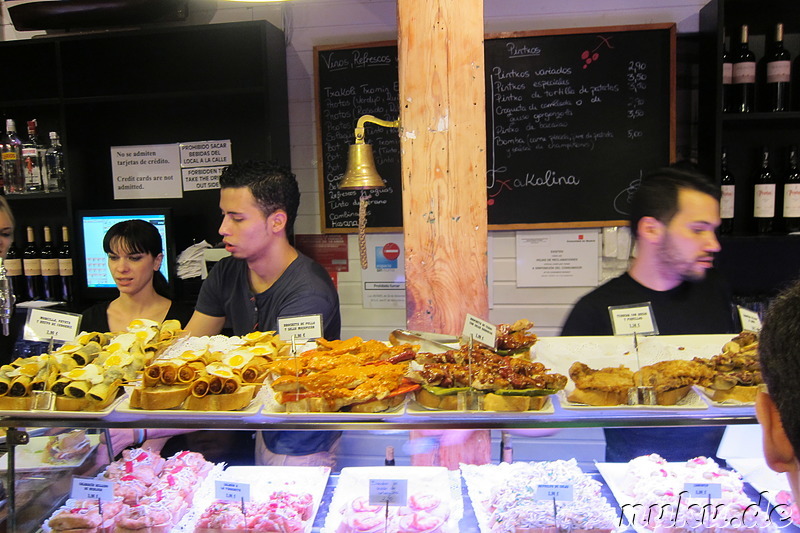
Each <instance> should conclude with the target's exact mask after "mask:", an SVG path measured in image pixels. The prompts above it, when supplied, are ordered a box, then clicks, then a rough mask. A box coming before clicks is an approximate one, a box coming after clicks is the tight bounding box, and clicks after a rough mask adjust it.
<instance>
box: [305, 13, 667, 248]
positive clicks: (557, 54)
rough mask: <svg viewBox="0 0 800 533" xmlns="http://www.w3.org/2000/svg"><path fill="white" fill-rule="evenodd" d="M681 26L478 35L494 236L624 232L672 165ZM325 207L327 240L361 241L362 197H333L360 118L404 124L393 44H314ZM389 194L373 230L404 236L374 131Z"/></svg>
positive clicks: (381, 141) (385, 142) (391, 140)
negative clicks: (635, 198) (655, 173)
mask: <svg viewBox="0 0 800 533" xmlns="http://www.w3.org/2000/svg"><path fill="white" fill-rule="evenodd" d="M675 38H676V34H675V25H674V24H648V25H637V26H613V27H597V28H572V29H561V30H547V31H536V32H514V33H503V34H496V35H489V36H487V37H486V40H485V44H484V49H485V72H486V79H485V81H486V135H487V142H486V146H487V176H486V195H487V216H488V223H489V228H490V229H533V228H567V227H600V226H615V225H622V224H626V223H627V218H628V209H629V201H630V198H631V196H632V193H633V192H634V191H635V190H636V189H637V187H638V184H639V182H640V180H641V177H642V175H644V174H645V173H647V172H648V171H650V170H652V169H655V168H657V167H659V166H663V165H666V164H669V163H670V162H671V161H673V160H674V158H675V70H676V68H675ZM314 60H315V68H316V75H317V79H316V94H317V119H318V120H317V124H318V140H319V150H320V158H321V164H320V165H319V168H320V171H319V172H320V190H321V195H320V203H321V209H320V212H321V216H322V224H321V225H322V230H323V232H325V233H346V232H356V231H357V227H358V197H359V194H360V193H359V192H358V191H339V190H338V188H337V184H338V182H339V180H340V179H341V177H342V175H344V172H345V168H346V165H347V150H348V146H349V145H350V144H352V143H353V142H354V138H353V130H354V128H355V126H356V122H357V121H358V119H359V117H361V116H362V115H365V114H371V115H375V116H376V117H378V118H381V119H384V120H394V119H396V118H397V117H398V116H399V106H398V101H399V94H398V75H397V72H398V71H397V46H396V44H395V43H393V42H381V43H367V44H359V45H340V46H327V47H317V48H315V54H314ZM365 137H366V142H367V143H369V144H371V145H373V151H374V153H375V164H376V167H377V169H378V171H379V173H380V174H381V176H382V177H383V178H384V179H385V180H386V182H387V184H388V187H387V188H386V189H383V190H381V191H376V192H374V193H373V195H372V199H371V200H370V204H369V212H368V215H367V227H368V229H369V230H371V231H400V230H401V228H402V225H403V220H402V217H403V215H402V213H403V211H402V195H401V180H400V140H399V136H398V134H397V130H396V129H393V128H382V127H377V126H375V127H369V126H368V128H367V131H366V136H365Z"/></svg>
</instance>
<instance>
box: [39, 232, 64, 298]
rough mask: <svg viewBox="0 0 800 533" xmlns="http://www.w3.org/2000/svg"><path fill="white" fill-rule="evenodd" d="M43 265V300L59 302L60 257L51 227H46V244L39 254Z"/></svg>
mask: <svg viewBox="0 0 800 533" xmlns="http://www.w3.org/2000/svg"><path fill="white" fill-rule="evenodd" d="M39 260H40V261H41V265H42V298H43V299H44V300H48V301H50V302H54V301H57V300H58V299H59V296H60V288H59V286H60V285H61V281H60V280H59V279H58V256H57V255H56V250H55V247H54V246H53V234H52V233H51V232H50V226H45V227H44V244H43V245H42V249H41V251H40V252H39Z"/></svg>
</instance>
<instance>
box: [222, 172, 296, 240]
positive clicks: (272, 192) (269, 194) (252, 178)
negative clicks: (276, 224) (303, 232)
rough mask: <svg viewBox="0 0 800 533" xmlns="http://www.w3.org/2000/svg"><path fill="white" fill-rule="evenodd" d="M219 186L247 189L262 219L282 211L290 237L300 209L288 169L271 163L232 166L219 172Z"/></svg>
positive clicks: (292, 175) (293, 179)
mask: <svg viewBox="0 0 800 533" xmlns="http://www.w3.org/2000/svg"><path fill="white" fill-rule="evenodd" d="M219 185H220V187H222V188H223V189H227V188H238V187H247V188H248V189H250V192H251V193H252V195H253V197H254V198H255V199H256V202H257V203H258V205H259V207H261V210H262V211H263V212H264V216H265V217H268V216H270V215H271V214H272V213H274V212H275V211H277V210H278V209H282V210H284V211H286V215H287V233H291V230H292V228H293V227H294V220H295V218H297V208H298V206H299V205H300V189H299V187H298V186H297V179H296V178H295V175H294V174H292V172H291V171H290V170H289V169H288V168H286V167H283V166H281V165H278V164H277V163H274V162H271V161H242V162H240V163H233V164H231V165H229V166H227V167H225V169H224V170H223V171H222V174H221V175H220V177H219Z"/></svg>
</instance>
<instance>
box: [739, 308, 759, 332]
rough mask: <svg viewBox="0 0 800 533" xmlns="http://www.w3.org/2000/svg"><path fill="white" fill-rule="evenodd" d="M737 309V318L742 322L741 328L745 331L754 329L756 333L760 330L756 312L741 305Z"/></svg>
mask: <svg viewBox="0 0 800 533" xmlns="http://www.w3.org/2000/svg"><path fill="white" fill-rule="evenodd" d="M738 309H739V320H740V321H741V322H742V329H743V330H745V331H754V332H756V333H758V332H759V331H761V318H760V317H759V316H758V313H756V312H755V311H751V310H750V309H747V308H745V307H742V306H741V305H740V306H738Z"/></svg>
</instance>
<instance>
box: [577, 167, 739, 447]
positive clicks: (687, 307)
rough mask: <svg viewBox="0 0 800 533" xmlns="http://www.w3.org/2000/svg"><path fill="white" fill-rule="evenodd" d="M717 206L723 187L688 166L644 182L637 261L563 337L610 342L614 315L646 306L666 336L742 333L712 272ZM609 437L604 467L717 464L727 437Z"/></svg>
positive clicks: (587, 301) (637, 206) (584, 306)
mask: <svg viewBox="0 0 800 533" xmlns="http://www.w3.org/2000/svg"><path fill="white" fill-rule="evenodd" d="M719 198H720V190H719V187H717V186H716V185H715V184H714V183H713V182H712V180H710V179H709V178H708V177H706V176H704V175H703V174H701V173H699V172H697V171H696V170H695V169H694V168H693V167H690V166H688V165H685V164H681V165H674V166H672V167H668V168H662V169H658V170H656V171H655V172H652V173H650V174H648V175H647V176H645V177H644V178H643V179H642V182H641V185H640V186H639V189H638V190H637V192H636V193H635V195H634V197H633V200H632V205H631V217H630V221H631V231H632V232H633V235H634V239H635V241H636V254H635V257H634V258H633V259H632V261H631V264H630V267H629V268H628V271H627V272H625V273H624V274H622V275H621V276H619V277H617V278H614V279H612V280H610V281H608V282H607V283H605V284H603V285H601V286H600V287H598V288H597V289H595V290H593V291H592V292H590V293H589V294H587V295H585V296H584V297H583V298H581V299H580V300H579V301H578V303H576V304H575V307H574V308H573V309H572V311H571V312H570V314H569V316H568V317H567V320H566V322H565V323H564V326H563V328H562V331H561V335H570V336H575V335H613V333H614V331H613V328H612V324H611V316H610V313H609V307H612V306H620V305H631V304H641V303H649V304H650V306H651V309H652V314H653V319H654V321H655V323H656V325H657V327H658V332H659V334H661V335H690V334H710V333H736V332H738V328H737V320H736V313H735V308H734V306H733V304H732V299H731V294H730V290H729V289H728V287H727V284H726V283H725V282H724V281H723V280H722V278H721V276H719V274H718V273H717V272H716V271H715V270H713V268H712V267H713V262H714V255H715V254H716V253H717V252H719V251H720V244H719V240H717V235H716V230H717V228H718V227H719V225H720V216H719ZM605 432H606V460H607V461H628V460H630V459H632V458H633V457H635V456H637V455H642V454H643V453H645V454H646V453H659V455H662V457H664V458H665V459H667V460H673V461H681V460H687V459H691V458H692V457H695V456H697V455H706V456H713V455H714V454H715V453H716V449H717V447H718V445H719V440H720V439H721V437H722V428H719V429H715V428H664V429H646V428H645V429H640V428H635V429H634V428H631V429H606V430H605ZM669 435H673V436H674V437H669ZM676 442H678V443H679V444H676ZM715 444H716V445H715ZM662 452H663V453H662Z"/></svg>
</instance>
